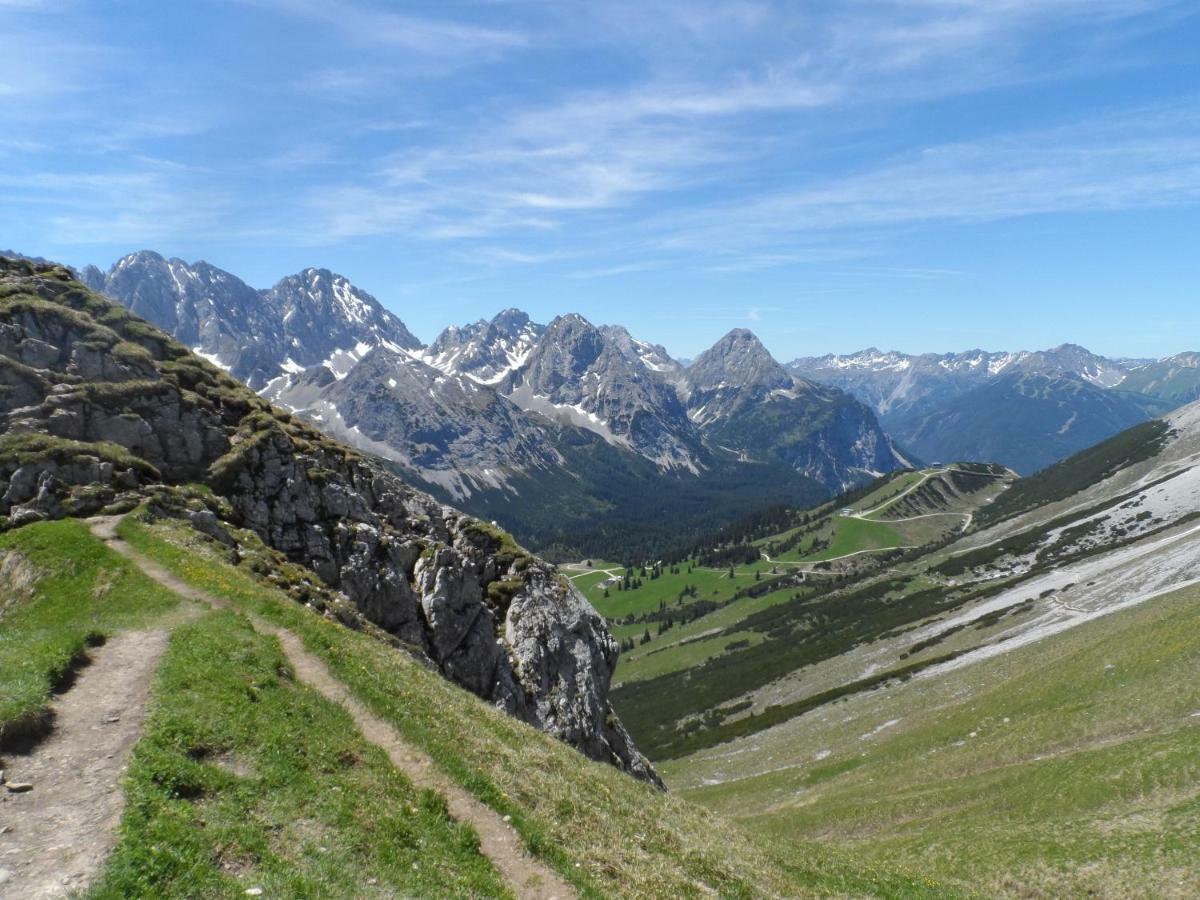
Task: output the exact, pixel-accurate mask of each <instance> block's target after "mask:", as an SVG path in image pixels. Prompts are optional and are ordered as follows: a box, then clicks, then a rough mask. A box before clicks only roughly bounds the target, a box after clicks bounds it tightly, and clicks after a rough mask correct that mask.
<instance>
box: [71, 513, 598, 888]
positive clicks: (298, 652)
mask: <svg viewBox="0 0 1200 900" xmlns="http://www.w3.org/2000/svg"><path fill="white" fill-rule="evenodd" d="M119 521H120V520H119V518H103V519H94V520H92V522H91V524H92V531H93V533H95V534H96V536H97V537H99V538H101V539H102V540H104V541H105V542H106V543H108V545H109V546H110V547H112V549H113V550H115V551H116V552H118V553H120V554H121V555H122V556H124V557H125V558H126V559H128V560H129V561H130V562H132V563H133V564H134V565H136V566H138V568H140V569H141V570H142V571H143V572H144V573H145V574H146V575H148V576H149V577H150V578H152V579H154V580H155V581H157V582H158V583H159V584H161V585H162V586H163V587H165V588H167V589H168V590H171V591H174V592H175V593H177V594H179V595H180V596H183V597H186V598H188V599H189V600H194V601H196V602H198V603H205V604H208V605H209V606H213V607H217V608H226V607H228V604H227V603H225V601H223V600H222V599H221V598H219V597H215V596H213V595H212V594H209V593H207V592H205V591H202V590H199V589H198V588H195V587H193V586H192V585H189V584H187V583H186V582H184V581H182V580H180V579H179V578H177V577H176V576H174V575H173V574H171V573H170V572H168V571H167V570H166V569H164V568H163V567H162V566H160V565H158V564H157V563H155V562H154V561H152V560H150V559H147V558H146V557H145V556H142V555H141V554H140V553H138V552H137V551H136V550H134V549H133V547H131V546H130V545H129V544H127V543H125V541H123V540H121V539H120V538H119V537H117V535H116V525H117V523H118V522H119ZM250 621H251V623H252V624H253V625H254V628H255V629H256V630H257V631H259V632H260V633H262V634H270V635H273V636H274V637H276V638H278V640H279V643H280V645H281V646H282V647H283V650H284V653H285V654H286V655H287V657H288V661H289V662H290V663H291V665H292V668H293V669H294V670H295V672H296V677H297V678H299V679H300V681H302V682H303V683H304V684H306V685H308V686H309V687H311V688H313V689H314V690H316V691H317V692H318V693H319V694H321V695H322V696H323V697H325V698H326V699H327V700H330V701H332V702H333V703H337V704H339V705H340V706H342V707H343V708H344V709H345V710H346V711H347V712H349V713H350V716H351V718H353V719H354V722H355V724H356V725H357V726H358V728H359V730H360V731H361V732H362V734H363V737H365V738H366V739H367V740H368V741H370V742H371V743H373V744H375V745H376V746H378V747H380V748H381V749H382V750H383V751H384V752H385V753H387V755H388V758H389V759H390V760H391V762H392V765H394V766H395V767H396V768H397V769H399V770H400V771H401V772H403V773H404V774H405V775H406V776H408V778H409V779H410V780H411V781H412V782H413V784H415V785H416V786H417V787H419V788H427V789H430V790H434V791H436V792H437V793H439V794H441V795H442V796H444V797H445V798H446V805H447V807H448V808H449V810H450V815H451V816H453V817H454V818H455V819H456V820H458V821H460V822H465V823H467V824H468V825H470V826H471V827H472V828H474V829H475V831H476V833H477V834H478V835H479V849H480V852H482V853H483V855H484V856H486V857H487V858H488V860H490V861H491V863H492V865H493V866H495V867H496V870H497V871H498V872H499V873H500V874H501V875H502V876H503V877H504V879H505V881H506V882H507V883H508V886H509V888H510V889H511V890H512V891H513V893H514V894H516V896H517V897H520V898H530V900H567V898H571V897H575V896H576V892H575V890H574V888H572V887H571V886H570V885H568V884H567V883H566V882H565V881H564V880H563V879H562V878H561V877H560V876H559V875H558V874H557V873H555V872H554V871H552V870H551V869H549V868H548V867H547V866H545V865H544V864H543V863H542V862H541V861H539V860H537V859H535V858H534V857H532V856H530V855H529V854H528V853H526V852H525V849H524V847H523V846H522V845H521V838H520V836H519V835H518V834H517V832H516V830H515V829H514V828H513V827H512V826H511V825H509V824H508V823H507V822H505V821H504V820H503V818H501V816H500V815H499V814H498V813H497V812H496V811H495V810H493V809H491V808H490V807H488V806H485V805H484V804H483V803H481V802H480V801H479V800H477V799H475V797H473V796H471V794H469V793H468V792H467V791H465V790H463V789H462V788H460V787H459V786H458V785H457V784H454V783H453V782H452V781H450V779H449V778H448V777H447V776H446V775H445V774H444V773H443V772H442V771H441V769H439V768H438V766H437V764H436V763H435V762H434V761H433V759H432V758H431V757H429V756H428V755H427V754H426V753H425V752H424V751H422V750H420V749H419V748H417V747H415V746H414V745H412V744H410V743H409V742H408V741H406V740H405V739H404V738H403V737H402V736H401V735H400V733H399V732H398V731H397V730H396V729H395V728H394V727H392V726H391V725H390V724H389V723H387V722H386V721H384V720H383V719H381V718H380V717H379V716H377V715H375V714H374V713H373V712H371V711H370V710H369V709H367V708H366V707H365V706H364V705H363V704H362V703H360V702H359V701H358V699H357V698H355V697H354V696H353V695H352V694H351V693H350V691H349V690H348V689H347V688H346V686H345V685H344V684H342V682H341V681H339V680H338V679H337V678H336V677H335V676H334V675H333V673H331V672H330V671H329V669H328V668H327V667H326V665H325V664H324V663H323V662H322V661H321V660H320V659H319V658H317V657H316V656H314V655H313V654H312V653H310V652H309V651H308V650H306V649H305V647H304V645H303V643H302V642H301V641H300V639H299V638H298V637H297V636H296V635H295V634H293V633H292V632H290V631H288V630H286V629H284V628H279V627H276V626H274V625H271V624H269V623H267V622H264V621H262V620H260V619H257V618H254V617H250Z"/></svg>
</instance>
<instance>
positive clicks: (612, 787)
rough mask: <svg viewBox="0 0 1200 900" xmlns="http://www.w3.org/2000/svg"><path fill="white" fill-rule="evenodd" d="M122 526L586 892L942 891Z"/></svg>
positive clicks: (165, 538) (179, 536)
mask: <svg viewBox="0 0 1200 900" xmlns="http://www.w3.org/2000/svg"><path fill="white" fill-rule="evenodd" d="M122 533H123V534H124V536H125V537H126V539H128V540H129V541H130V542H131V543H134V544H135V545H136V546H138V547H139V548H140V549H141V550H142V551H143V552H145V553H147V554H148V555H150V556H153V557H154V558H155V559H157V560H158V561H159V562H161V563H162V564H164V565H165V566H167V567H168V568H170V569H172V570H173V571H175V572H176V573H177V574H178V575H180V576H181V577H183V578H184V579H185V580H188V581H190V582H192V583H194V584H197V585H199V586H202V587H204V588H205V589H207V590H209V591H212V592H213V593H217V594H220V595H221V596H224V597H226V598H228V599H229V600H230V601H232V602H233V603H235V604H237V605H239V606H241V607H243V608H246V609H249V610H252V611H254V612H255V613H257V614H258V615H261V616H263V617H264V618H266V619H269V620H271V621H274V622H276V623H279V624H282V625H285V626H287V627H288V628H290V629H292V630H293V631H295V632H296V633H297V634H299V635H300V636H301V637H302V638H303V640H304V641H305V644H306V645H307V646H308V647H309V649H310V650H312V651H313V652H315V653H317V654H318V655H320V656H321V657H322V658H323V659H324V660H325V661H326V662H327V663H328V664H329V665H330V667H331V669H332V670H333V671H334V672H335V674H337V675H338V676H339V677H340V678H341V679H342V680H343V681H344V682H345V683H346V684H347V685H348V686H349V687H350V688H351V690H353V691H354V692H355V693H356V694H357V695H358V696H359V697H360V698H361V699H362V700H363V701H364V702H365V703H366V704H367V705H369V706H370V707H371V708H372V709H373V710H374V711H375V712H376V713H378V714H379V715H381V716H383V717H384V718H386V719H388V720H389V721H391V722H393V723H394V724H395V725H396V726H397V727H398V728H399V729H400V730H401V732H402V733H403V734H404V735H405V736H406V737H407V738H408V739H409V740H411V741H413V742H414V743H415V744H417V745H418V746H421V747H423V748H424V749H425V750H426V751H427V752H428V753H429V754H430V755H431V756H433V757H434V758H435V759H436V760H437V761H438V762H439V764H440V765H441V766H442V767H443V768H444V769H445V770H446V771H447V772H448V773H449V774H450V775H451V776H452V777H453V778H455V779H456V780H458V781H459V782H460V783H461V784H463V786H464V787H466V788H468V789H469V790H471V791H473V792H474V793H475V794H476V795H477V796H479V797H480V798H481V799H482V800H483V801H484V802H486V803H488V804H489V805H491V806H492V807H494V808H495V809H497V810H499V811H501V812H503V813H505V814H507V815H511V816H512V820H513V823H514V825H515V826H516V827H517V828H518V830H519V831H520V833H521V834H522V836H523V838H524V839H525V842H526V844H527V846H529V848H530V849H531V850H532V851H533V852H535V853H537V854H539V855H541V856H543V857H544V858H546V859H547V860H548V861H549V862H550V863H551V864H552V865H554V866H555V867H556V868H557V869H558V870H559V871H561V872H562V873H563V874H564V875H565V876H566V877H568V878H569V879H571V880H572V881H574V882H575V883H576V884H577V885H578V886H579V887H580V888H581V890H582V891H583V892H584V894H585V895H588V896H601V895H612V894H617V895H621V896H642V897H663V896H697V895H699V894H701V893H705V892H707V891H711V890H715V891H717V892H718V893H720V894H721V895H724V896H760V895H782V896H798V895H799V896H803V895H820V896H828V895H831V894H852V895H882V896H936V895H939V894H940V893H941V891H940V889H939V888H937V887H936V886H934V885H932V884H931V883H929V882H927V881H925V880H923V879H921V878H919V877H916V876H913V875H907V874H896V873H895V872H890V871H885V870H882V869H875V868H870V867H868V868H862V867H859V866H858V865H857V863H855V862H852V861H851V860H850V859H849V858H843V857H842V856H841V855H840V854H837V853H832V854H831V853H830V852H829V851H827V850H825V849H823V848H820V847H818V846H817V845H800V846H796V845H792V846H789V847H788V848H787V851H786V852H784V851H783V849H782V848H781V847H780V846H779V845H778V844H776V843H775V842H774V841H772V840H769V839H762V838H755V839H750V838H748V837H747V836H746V834H745V833H744V832H742V831H741V830H740V829H738V828H736V827H733V826H730V825H728V824H727V823H726V822H724V821H723V820H721V819H719V818H716V817H713V816H712V815H711V814H709V813H707V812H705V811H704V810H702V809H700V808H698V807H695V806H692V805H690V804H688V803H685V802H683V801H681V800H679V799H677V798H674V797H670V796H663V795H660V794H658V793H657V792H655V791H653V790H652V789H650V788H648V787H646V786H645V785H642V784H639V783H637V782H634V781H632V780H631V779H629V778H628V777H627V776H624V775H622V774H620V773H619V772H617V771H616V770H614V769H612V768H610V767H608V766H605V765H602V764H598V763H590V762H587V761H585V760H583V759H582V758H581V757H580V756H579V755H578V754H577V753H575V752H574V751H572V750H570V749H568V748H567V747H565V746H563V745H562V744H560V743H558V742H557V741H555V740H553V739H551V738H549V737H547V736H545V735H543V734H540V733H538V732H535V731H532V730H531V729H529V728H528V727H526V726H523V725H521V724H519V723H517V722H515V721H513V720H512V719H510V718H508V717H506V716H505V715H503V714H502V713H500V712H498V711H497V710H494V709H492V708H490V707H488V706H486V705H485V704H483V703H480V702H479V701H478V700H476V699H475V698H474V697H472V696H470V695H469V694H467V693H466V692H464V691H462V690H459V689H457V688H455V687H453V686H451V685H449V684H447V683H446V682H444V681H443V680H442V679H441V678H439V677H438V676H436V675H434V674H433V673H431V672H429V671H428V670H426V669H425V668H423V667H422V666H420V665H419V664H417V663H415V662H413V661H412V660H410V659H409V658H407V657H406V656H405V655H404V654H401V653H397V652H396V651H394V650H391V649H389V648H387V647H385V646H383V645H382V644H380V643H378V642H376V641H374V640H372V639H370V638H369V637H367V636H365V635H362V634H358V633H356V632H353V631H350V630H348V629H345V628H342V627H340V626H337V625H334V624H332V623H330V622H327V621H325V620H324V619H321V618H319V617H317V616H315V615H313V614H312V613H310V612H308V611H307V610H304V609H302V608H299V607H297V606H296V605H295V604H294V603H293V602H292V601H290V600H288V599H287V598H286V597H285V596H284V595H283V594H280V593H278V592H276V591H274V590H271V589H269V588H266V587H264V586H263V585H262V584H261V583H260V582H258V581H257V580H255V579H253V578H252V577H251V576H250V575H249V574H247V573H245V572H244V571H242V570H241V569H236V568H233V567H230V566H228V565H227V564H225V563H224V562H223V560H222V558H220V557H218V556H217V555H216V554H215V553H213V552H212V551H211V550H210V549H209V546H208V544H207V543H205V542H204V541H203V540H201V539H199V538H197V537H196V536H195V535H194V534H192V533H190V532H186V531H184V530H182V529H178V528H173V527H169V526H156V527H155V528H154V529H149V528H147V527H145V526H144V525H141V524H139V523H136V522H133V521H131V520H127V522H126V523H125V524H124V526H123V528H122Z"/></svg>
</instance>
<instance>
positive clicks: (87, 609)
mask: <svg viewBox="0 0 1200 900" xmlns="http://www.w3.org/2000/svg"><path fill="white" fill-rule="evenodd" d="M6 551H7V552H8V553H12V554H18V555H19V557H20V558H21V559H22V560H23V565H24V566H27V567H28V568H29V569H31V570H32V571H33V572H35V573H37V577H36V580H33V582H32V584H27V588H26V589H25V590H22V591H21V592H20V594H19V595H18V596H16V598H15V599H14V600H13V601H12V602H11V603H9V604H7V605H5V607H4V609H3V613H2V615H3V618H2V619H0V745H2V744H3V743H5V742H9V741H17V740H20V739H22V738H24V737H27V736H30V735H33V734H36V733H38V732H39V731H40V730H41V729H42V728H43V727H44V726H45V725H46V723H47V709H48V704H49V701H50V697H51V695H52V693H53V692H54V691H55V689H56V688H57V687H59V686H60V685H62V684H64V683H65V682H66V681H67V680H68V679H69V678H70V676H71V673H72V672H73V671H74V669H75V668H77V667H78V666H79V665H80V664H82V663H83V662H85V661H86V659H87V656H86V654H87V647H88V645H89V644H93V645H94V644H96V643H98V642H101V641H103V640H104V638H105V637H107V636H108V635H111V634H112V633H113V632H115V631H117V630H119V629H122V628H131V627H137V626H139V625H144V624H146V623H148V622H150V621H152V620H154V619H156V618H159V617H161V615H162V614H163V613H165V612H167V611H169V610H171V609H172V608H173V607H175V606H176V604H177V603H178V599H177V598H176V597H175V596H174V595H173V594H171V593H170V592H169V591H167V590H165V589H164V588H161V587H159V586H158V585H157V584H155V583H154V582H153V581H151V580H150V579H149V578H147V577H146V576H145V575H143V574H142V573H141V572H139V571H138V570H136V569H135V568H133V567H132V566H130V565H129V564H128V563H127V562H126V561H125V560H124V559H122V558H121V557H120V556H118V555H117V554H116V553H114V552H113V551H111V550H109V549H108V548H107V547H105V546H104V545H103V544H102V543H101V542H99V541H97V540H96V539H95V538H93V537H92V536H91V535H90V534H89V533H88V530H87V527H86V526H85V525H83V524H82V523H80V522H76V521H71V520H64V521H60V522H42V523H37V524H33V525H28V526H26V527H24V528H20V529H17V530H16V531H11V532H8V533H7V534H3V535H0V553H4V552H6ZM14 593H15V592H14ZM6 599H7V598H6Z"/></svg>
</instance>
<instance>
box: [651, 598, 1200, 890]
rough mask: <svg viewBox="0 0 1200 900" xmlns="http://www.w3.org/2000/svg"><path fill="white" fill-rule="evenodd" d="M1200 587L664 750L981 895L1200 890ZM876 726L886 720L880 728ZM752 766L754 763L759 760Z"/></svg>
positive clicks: (679, 769) (796, 820) (869, 850)
mask: <svg viewBox="0 0 1200 900" xmlns="http://www.w3.org/2000/svg"><path fill="white" fill-rule="evenodd" d="M1198 621H1200V589H1197V588H1189V589H1184V590H1182V591H1179V592H1176V593H1174V594H1172V595H1170V596H1167V597H1164V598H1160V599H1158V600H1155V601H1153V602H1151V603H1149V604H1147V605H1145V606H1142V607H1137V608H1134V609H1132V610H1128V611H1124V612H1121V613H1118V614H1115V615H1112V616H1109V617H1106V618H1102V619H1099V620H1096V621H1094V622H1091V623H1088V624H1086V625H1083V626H1080V627H1079V628H1077V629H1075V630H1073V631H1071V632H1067V633H1066V634H1064V635H1061V636H1057V637H1055V638H1052V639H1048V640H1046V641H1043V642H1041V643H1039V644H1036V645H1033V646H1030V647H1028V648H1023V649H1021V650H1019V651H1016V652H1014V653H1012V654H1009V655H1007V656H1004V657H1000V658H997V659H993V660H990V661H986V662H983V663H977V664H975V665H972V666H968V667H963V668H961V669H958V670H954V671H952V672H949V673H946V674H945V675H943V676H939V677H935V678H929V679H918V680H916V681H913V682H910V683H908V684H906V685H904V686H902V687H899V688H896V689H893V690H889V691H887V692H881V693H877V694H868V695H861V696H859V697H855V698H853V699H852V700H850V701H848V702H846V703H844V704H839V705H837V706H836V707H832V708H828V709H826V710H824V711H822V712H818V713H814V714H811V715H808V716H804V717H801V718H799V719H796V720H793V721H792V722H789V723H787V724H785V725H784V726H782V727H781V728H779V729H776V730H774V731H772V732H766V733H763V734H760V735H756V737H755V739H754V740H755V743H756V744H757V745H759V748H760V753H761V754H766V755H769V756H771V758H772V766H773V767H774V768H775V769H776V770H775V771H772V772H770V773H767V774H756V775H753V774H751V773H749V772H747V771H740V769H739V767H740V766H741V765H742V764H741V763H740V762H739V757H738V756H736V755H729V756H726V757H723V758H722V757H721V751H727V750H730V749H734V750H736V749H737V748H736V746H734V747H732V748H718V751H717V752H710V753H708V754H705V755H704V756H705V758H704V759H700V758H693V759H690V760H689V759H685V760H680V761H676V762H672V763H667V764H665V765H664V767H663V768H664V771H665V773H666V775H667V777H668V779H669V780H671V779H673V780H675V781H676V782H679V781H680V780H687V781H689V782H690V783H692V784H693V785H696V784H699V779H701V778H708V779H710V780H716V779H722V780H724V782H725V783H723V784H720V785H719V786H711V787H697V788H695V789H693V790H689V791H687V792H686V794H687V795H688V796H690V797H692V798H693V799H697V800H699V801H700V802H703V803H705V804H707V805H710V806H712V807H713V808H715V809H717V810H721V811H725V812H727V813H729V814H731V815H735V816H738V817H743V818H744V819H745V820H746V821H747V823H748V824H751V825H753V826H754V827H756V828H759V829H762V830H763V831H764V832H766V833H769V834H775V835H779V836H786V837H789V838H792V839H798V840H806V839H822V840H828V841H836V842H838V843H839V844H841V845H842V846H846V847H849V848H853V849H854V850H855V852H859V853H863V854H866V855H868V856H869V857H871V858H874V859H876V860H878V861H880V862H882V863H887V862H889V861H899V860H903V861H905V862H906V863H913V862H919V863H920V864H921V865H922V866H929V867H930V868H931V869H932V870H933V871H934V872H935V873H936V874H937V875H939V876H941V877H946V878H950V879H961V880H962V882H963V883H964V884H966V885H970V886H973V887H978V888H982V889H983V890H984V892H985V893H988V894H994V893H1005V894H1012V895H1017V896H1046V897H1050V896H1068V895H1084V894H1087V893H1088V892H1089V891H1094V892H1096V894H1098V895H1100V896H1111V897H1126V896H1194V892H1195V891H1197V890H1200V866H1198V864H1197V862H1196V856H1195V846H1196V845H1195V840H1196V835H1197V834H1198V833H1200V730H1198V729H1200V684H1198V683H1197V681H1196V678H1195V673H1196V672H1197V671H1200V629H1197V627H1196V626H1197V622H1198ZM876 729H878V731H877V730H876ZM751 765H754V763H751Z"/></svg>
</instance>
